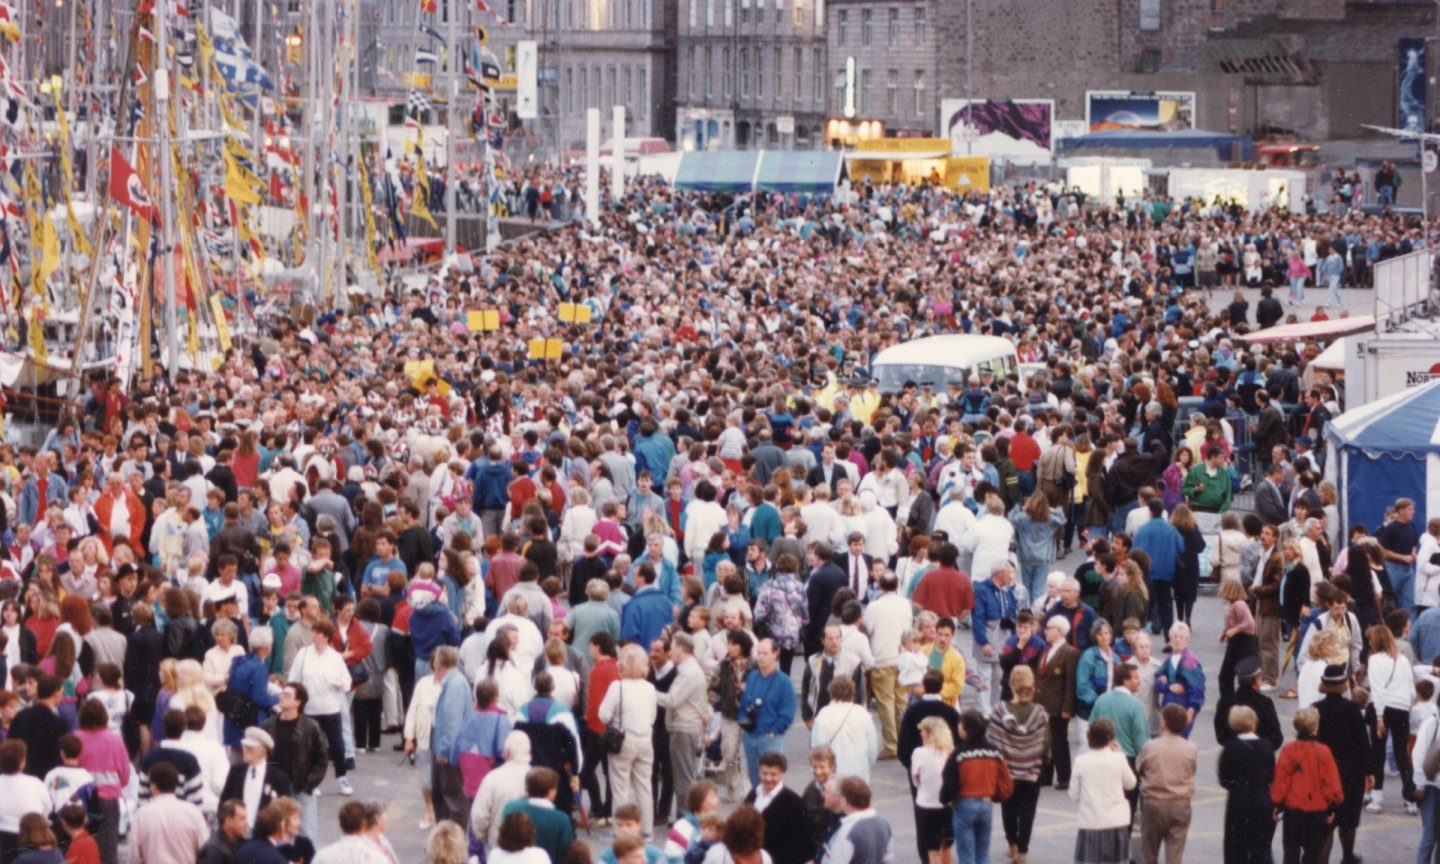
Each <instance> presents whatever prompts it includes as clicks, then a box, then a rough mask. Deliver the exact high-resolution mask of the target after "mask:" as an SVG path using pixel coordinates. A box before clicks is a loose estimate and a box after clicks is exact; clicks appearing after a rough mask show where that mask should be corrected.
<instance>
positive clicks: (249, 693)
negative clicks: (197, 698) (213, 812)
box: [217, 627, 280, 814]
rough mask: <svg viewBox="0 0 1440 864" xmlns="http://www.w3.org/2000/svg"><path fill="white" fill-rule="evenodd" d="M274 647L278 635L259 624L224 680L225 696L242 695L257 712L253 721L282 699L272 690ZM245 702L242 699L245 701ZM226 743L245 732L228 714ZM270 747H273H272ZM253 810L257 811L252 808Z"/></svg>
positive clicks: (261, 719)
mask: <svg viewBox="0 0 1440 864" xmlns="http://www.w3.org/2000/svg"><path fill="white" fill-rule="evenodd" d="M274 648H275V636H274V633H273V632H272V631H271V630H270V628H269V627H256V628H255V632H253V633H251V634H250V650H249V651H248V652H245V653H243V654H241V655H240V656H238V657H236V658H234V659H233V660H232V661H231V662H230V674H229V677H228V679H227V680H226V682H225V688H224V691H223V692H224V693H225V694H229V696H226V697H224V698H219V697H217V701H226V700H227V699H243V700H245V701H247V702H249V704H250V707H251V708H252V710H253V712H254V714H253V716H252V717H251V722H252V723H264V722H265V718H266V717H268V716H270V709H271V708H273V707H274V706H275V704H276V703H277V702H278V701H279V699H280V696H279V694H278V693H272V692H270V672H271V669H270V655H271V653H272V652H273V651H274ZM242 704H243V703H242ZM224 728H225V746H227V747H236V746H238V745H239V744H240V743H241V740H240V739H241V735H242V732H241V730H240V729H239V728H237V727H236V726H235V724H234V723H232V722H231V721H230V719H229V717H228V716H227V717H226V718H225V727H224ZM271 749H274V748H273V747H272V748H271ZM251 812H252V814H253V813H254V812H255V811H253V810H252V811H251Z"/></svg>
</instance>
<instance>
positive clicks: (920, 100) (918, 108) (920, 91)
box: [915, 69, 925, 117]
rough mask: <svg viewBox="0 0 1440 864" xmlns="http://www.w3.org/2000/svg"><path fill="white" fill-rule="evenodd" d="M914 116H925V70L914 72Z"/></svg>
mask: <svg viewBox="0 0 1440 864" xmlns="http://www.w3.org/2000/svg"><path fill="white" fill-rule="evenodd" d="M915 116H916V117H923V116H925V70H924V69H916V70H915Z"/></svg>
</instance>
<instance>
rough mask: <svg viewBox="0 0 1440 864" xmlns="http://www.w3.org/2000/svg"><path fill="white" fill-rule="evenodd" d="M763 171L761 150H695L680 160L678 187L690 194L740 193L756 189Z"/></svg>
mask: <svg viewBox="0 0 1440 864" xmlns="http://www.w3.org/2000/svg"><path fill="white" fill-rule="evenodd" d="M759 171H760V151H759V150H723V151H718V152H714V153H711V152H708V151H703V150H692V151H690V152H689V153H686V154H685V155H684V156H682V157H681V158H680V168H679V170H678V171H676V172H675V188H676V189H680V190H683V191H686V192H729V193H731V194H740V193H743V192H749V191H751V190H753V189H754V188H755V175H756V174H758V173H759Z"/></svg>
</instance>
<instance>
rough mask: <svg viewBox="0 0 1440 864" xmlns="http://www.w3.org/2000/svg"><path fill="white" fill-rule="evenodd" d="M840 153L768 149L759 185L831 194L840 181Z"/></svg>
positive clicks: (768, 189) (762, 160)
mask: <svg viewBox="0 0 1440 864" xmlns="http://www.w3.org/2000/svg"><path fill="white" fill-rule="evenodd" d="M840 155H841V154H840V153H838V152H836V151H833V150H821V151H816V150H795V151H791V150H765V151H763V152H762V153H761V154H760V173H759V174H758V175H756V178H755V188H756V189H763V190H764V191H766V192H779V193H781V194H796V193H801V192H808V193H810V194H819V195H829V194H831V193H833V192H834V191H835V186H836V185H837V184H838V183H839V182H840V169H841V165H842V163H841V159H840Z"/></svg>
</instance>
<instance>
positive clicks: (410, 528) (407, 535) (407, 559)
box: [395, 498, 435, 576]
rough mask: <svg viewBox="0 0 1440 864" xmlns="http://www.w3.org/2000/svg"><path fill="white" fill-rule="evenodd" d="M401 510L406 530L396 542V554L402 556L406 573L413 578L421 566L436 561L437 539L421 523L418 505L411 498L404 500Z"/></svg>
mask: <svg viewBox="0 0 1440 864" xmlns="http://www.w3.org/2000/svg"><path fill="white" fill-rule="evenodd" d="M399 509H400V519H401V521H403V522H404V523H405V530H404V531H401V532H400V537H399V538H398V539H397V540H396V544H395V554H396V555H398V556H400V560H401V562H403V563H404V564H405V572H406V573H409V574H410V575H412V576H413V575H414V574H415V572H416V571H417V570H418V569H419V567H420V565H421V564H423V563H426V562H431V563H433V562H434V561H435V539H434V538H433V537H431V536H430V532H429V531H427V530H425V524H424V523H423V522H421V521H420V507H419V505H418V504H416V503H415V502H414V501H411V500H410V499H409V498H402V499H401V500H400V507H399Z"/></svg>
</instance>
